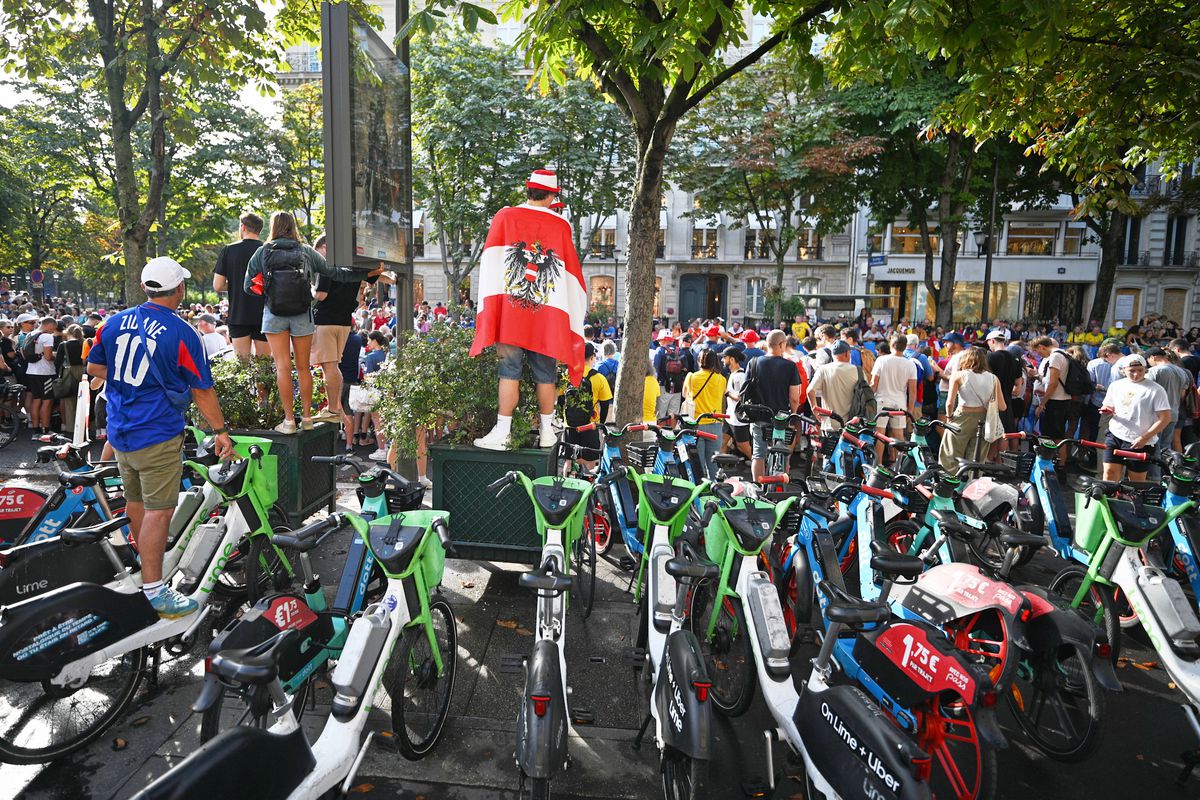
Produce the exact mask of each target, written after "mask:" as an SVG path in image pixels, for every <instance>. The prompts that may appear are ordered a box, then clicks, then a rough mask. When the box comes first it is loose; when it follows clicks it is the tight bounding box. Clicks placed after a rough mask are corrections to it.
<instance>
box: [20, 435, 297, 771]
mask: <svg viewBox="0 0 1200 800" xmlns="http://www.w3.org/2000/svg"><path fill="white" fill-rule="evenodd" d="M270 446H271V443H270V442H269V441H267V440H265V439H257V438H254V437H234V450H235V452H236V453H237V454H238V455H239V456H242V459H241V460H239V461H225V462H221V463H219V464H217V465H216V466H211V467H210V466H208V465H205V464H202V463H200V462H199V461H191V462H189V463H190V464H191V466H192V467H193V469H195V470H197V472H198V473H199V474H200V475H202V476H203V477H204V479H205V481H206V484H207V485H206V489H205V491H206V492H208V493H209V494H208V496H209V497H210V498H212V497H213V496H214V495H217V496H219V500H215V501H213V502H214V504H215V503H216V502H219V503H224V504H226V505H227V514H226V516H225V517H224V518H219V517H214V518H211V519H208V521H206V522H203V524H201V523H200V520H201V519H204V518H205V517H206V514H205V513H204V512H203V511H201V510H200V509H197V512H196V514H195V515H194V516H193V523H194V524H192V523H189V525H190V526H189V525H184V526H183V530H182V532H181V533H180V535H179V536H178V538H176V539H175V540H174V541H171V540H170V539H168V546H167V551H166V554H165V556H164V559H163V578H164V582H173V583H175V586H176V589H177V590H178V591H180V592H181V593H183V594H186V595H189V596H190V597H191V599H192V600H195V601H196V603H197V605H198V606H199V608H198V609H197V611H196V612H195V613H193V614H189V615H187V616H184V617H179V618H176V619H161V618H159V616H158V614H157V613H156V612H155V611H154V608H153V607H152V606H151V605H150V601H149V600H147V599H146V597H145V595H144V594H143V593H142V591H141V579H140V575H139V573H138V572H137V569H136V563H134V564H130V563H129V562H128V557H127V556H128V554H127V553H125V557H123V555H122V551H123V550H124V545H123V544H121V545H114V544H113V543H112V542H111V541H110V536H111V535H112V534H113V533H114V532H116V531H117V530H119V529H120V528H122V527H123V526H124V525H125V524H126V522H125V520H124V519H123V518H120V517H118V518H116V519H112V520H108V521H107V522H103V523H100V524H99V525H95V526H92V527H90V528H70V529H67V530H64V531H63V532H62V534H61V539H62V542H63V544H65V545H67V548H64V550H63V551H62V552H63V553H64V556H63V558H64V559H65V560H69V558H70V550H69V548H70V547H73V546H77V545H99V546H100V548H101V552H103V554H104V556H105V557H106V558H107V559H108V560H109V563H110V565H111V567H112V571H111V573H110V580H109V582H108V583H106V584H104V585H101V584H96V583H73V584H70V585H68V586H64V587H61V588H59V589H55V590H53V591H49V592H47V593H45V594H41V595H38V596H35V597H31V598H30V599H28V600H25V601H23V602H20V603H16V604H14V605H11V606H7V607H5V608H4V609H3V610H0V710H2V711H3V713H0V726H3V729H2V730H0V761H7V762H9V763H14V764H31V763H39V762H43V761H48V760H52V759H55V758H58V757H60V756H63V755H66V754H67V753H70V752H72V751H74V750H77V749H78V748H80V747H82V746H83V745H85V744H87V743H88V742H90V741H92V740H93V739H95V738H96V737H97V736H99V735H101V734H102V733H103V732H104V731H105V730H106V729H107V728H108V727H109V726H110V725H111V724H112V723H113V722H114V721H115V720H116V719H117V718H118V717H119V716H120V715H121V713H122V712H123V711H124V710H125V708H126V707H128V705H129V704H130V702H132V700H133V696H134V693H135V692H136V691H137V687H138V685H139V683H140V682H141V680H142V677H143V675H144V674H146V673H147V672H150V673H151V674H154V673H155V672H156V671H157V665H158V661H159V658H160V656H159V650H160V648H166V649H167V651H168V652H170V653H172V654H173V655H180V654H182V653H185V652H187V651H188V650H190V649H191V647H192V645H193V644H194V643H195V639H196V636H197V634H198V633H199V631H200V628H201V626H202V625H203V624H204V621H205V619H206V618H207V617H208V616H209V614H210V613H211V612H212V610H213V607H214V604H213V600H214V599H216V600H220V601H222V602H226V603H227V602H230V601H234V600H236V601H238V602H240V601H241V599H243V598H244V597H246V596H248V597H249V600H250V602H251V603H254V602H255V601H256V600H257V599H258V596H259V592H260V590H261V588H262V584H261V583H260V577H261V578H262V579H263V583H265V582H269V581H276V582H280V581H282V580H284V579H285V578H286V579H287V580H289V581H290V576H291V566H290V564H289V563H288V561H287V559H286V557H284V555H283V553H282V552H280V551H279V550H278V549H277V548H275V547H274V545H273V544H271V543H270V539H269V536H270V534H271V533H272V530H271V527H270V523H269V521H268V509H269V508H270V507H271V504H272V503H273V502H274V500H275V489H274V483H273V481H274V476H275V456H273V455H270V454H269V450H270ZM200 508H203V506H201V507H200ZM247 539H248V544H247V543H246V540H247ZM264 540H265V542H266V543H265V544H264ZM239 570H242V572H241V573H240V574H239V573H238V571H239ZM260 570H261V575H260ZM231 576H232V580H230V577H231ZM151 654H153V655H154V658H153V659H152V662H153V663H152V665H151V666H150V667H148V666H147V661H148V659H150V656H151ZM85 690H86V691H85ZM16 709H21V713H17V712H16Z"/></svg>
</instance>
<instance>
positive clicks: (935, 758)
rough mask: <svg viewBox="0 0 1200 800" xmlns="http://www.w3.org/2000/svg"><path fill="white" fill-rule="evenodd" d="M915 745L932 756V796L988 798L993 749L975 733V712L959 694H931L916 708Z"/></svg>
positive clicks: (993, 780) (993, 773)
mask: <svg viewBox="0 0 1200 800" xmlns="http://www.w3.org/2000/svg"><path fill="white" fill-rule="evenodd" d="M916 739H917V745H918V746H919V747H920V748H921V749H922V750H924V751H925V752H926V753H928V754H929V755H930V757H931V760H932V762H933V763H932V771H931V774H930V776H929V788H930V789H931V793H932V795H933V796H934V797H936V798H938V800H942V798H947V799H949V798H953V800H990V798H992V797H993V796H995V793H996V778H997V765H996V753H995V751H993V750H992V748H991V747H990V746H989V745H987V744H986V743H985V742H984V741H983V740H982V739H980V737H979V730H978V728H977V727H976V725H975V714H974V712H973V711H972V710H971V707H970V706H969V705H967V704H966V703H965V702H963V700H962V698H959V697H956V696H954V697H950V698H941V697H935V698H933V699H932V700H930V701H929V703H928V704H927V705H926V707H925V708H924V709H921V710H919V711H917V735H916Z"/></svg>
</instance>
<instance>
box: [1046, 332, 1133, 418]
mask: <svg viewBox="0 0 1200 800" xmlns="http://www.w3.org/2000/svg"><path fill="white" fill-rule="evenodd" d="M1068 358H1070V356H1068V355H1067V354H1066V353H1065V352H1064V351H1063V350H1062V349H1061V348H1056V349H1054V350H1051V351H1050V355H1048V356H1046V357H1045V358H1044V359H1042V363H1041V364H1039V365H1038V374H1039V375H1041V376H1042V380H1041V384H1042V391H1043V392H1044V391H1046V388H1047V387H1048V386H1049V385H1050V368H1051V367H1054V368H1055V369H1056V370H1058V386H1055V387H1054V394H1053V395H1052V396H1050V397H1047V398H1046V399H1047V400H1070V399H1071V395H1069V394H1067V390H1066V389H1065V388H1063V387H1064V384H1066V382H1067V370H1068V369H1069V368H1070V366H1071V365H1070V364H1069V363H1068V362H1067V359H1068ZM1114 435H1116V434H1114ZM1120 438H1122V439H1124V438H1125V437H1124V436H1122V437H1120ZM1134 438H1137V437H1134Z"/></svg>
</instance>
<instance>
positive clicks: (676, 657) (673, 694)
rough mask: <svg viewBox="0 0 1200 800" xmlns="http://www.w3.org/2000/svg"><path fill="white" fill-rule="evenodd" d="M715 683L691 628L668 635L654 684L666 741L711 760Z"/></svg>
mask: <svg viewBox="0 0 1200 800" xmlns="http://www.w3.org/2000/svg"><path fill="white" fill-rule="evenodd" d="M711 688H712V682H711V681H710V680H709V677H708V670H707V669H706V668H705V666H704V657H703V656H702V655H701V654H700V645H699V643H698V642H697V641H696V637H695V635H693V634H692V632H691V631H682V630H681V631H676V632H675V633H673V634H671V635H670V636H669V637H667V644H666V650H665V652H664V653H663V660H662V663H661V664H660V665H659V667H658V680H657V681H655V683H654V703H655V705H656V706H657V707H658V718H659V719H660V720H661V721H662V735H663V742H664V744H667V745H670V746H671V747H673V748H675V749H676V750H678V751H679V752H681V753H683V754H684V755H686V756H690V757H692V758H697V759H708V758H709V756H710V751H711V749H712V748H711V743H712V703H711V702H710V701H709V699H708V692H709V690H710V689H711Z"/></svg>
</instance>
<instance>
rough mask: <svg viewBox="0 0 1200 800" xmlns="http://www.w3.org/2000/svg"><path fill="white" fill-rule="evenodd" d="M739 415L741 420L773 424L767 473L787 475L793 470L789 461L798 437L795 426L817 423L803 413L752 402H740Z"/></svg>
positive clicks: (768, 446) (766, 462)
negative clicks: (780, 409)
mask: <svg viewBox="0 0 1200 800" xmlns="http://www.w3.org/2000/svg"><path fill="white" fill-rule="evenodd" d="M737 415H738V421H739V422H746V423H757V424H760V425H770V426H771V441H770V443H769V444H768V445H767V458H766V461H765V469H766V474H767V475H786V474H787V473H788V472H790V471H791V470H790V463H789V462H790V461H791V458H792V443H793V442H794V441H795V439H796V430H795V426H796V425H802V424H805V423H808V424H812V425H816V421H815V420H813V419H812V418H810V417H806V416H804V415H803V414H789V413H788V412H786V411H778V412H777V411H772V410H771V409H770V408H768V407H767V406H762V405H754V404H751V403H739V404H738V408H737Z"/></svg>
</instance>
